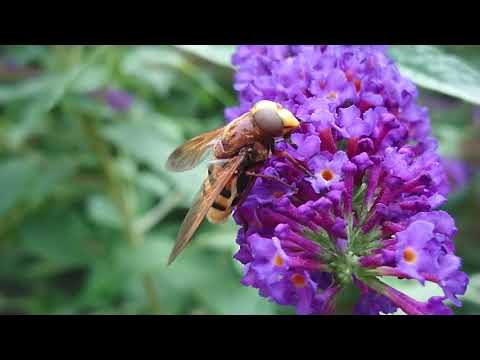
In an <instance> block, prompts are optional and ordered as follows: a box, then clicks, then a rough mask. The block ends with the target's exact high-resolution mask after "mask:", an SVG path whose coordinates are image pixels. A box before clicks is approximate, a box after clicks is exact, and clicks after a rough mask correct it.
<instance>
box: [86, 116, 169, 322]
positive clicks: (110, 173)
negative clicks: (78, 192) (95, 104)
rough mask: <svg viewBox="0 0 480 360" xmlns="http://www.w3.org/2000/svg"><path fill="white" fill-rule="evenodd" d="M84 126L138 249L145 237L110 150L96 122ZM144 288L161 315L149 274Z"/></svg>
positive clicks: (149, 299)
mask: <svg viewBox="0 0 480 360" xmlns="http://www.w3.org/2000/svg"><path fill="white" fill-rule="evenodd" d="M82 125H83V127H84V129H85V133H86V134H87V136H88V137H89V138H90V141H91V144H92V147H93V149H94V151H95V153H96V155H97V157H98V160H99V161H100V164H101V166H102V168H103V172H104V173H105V177H106V179H107V183H108V189H109V190H110V196H111V198H112V201H113V202H114V204H115V206H116V207H117V209H118V211H119V213H120V216H121V217H122V223H123V225H124V232H125V235H126V237H127V240H128V242H129V243H130V246H131V247H132V248H137V247H138V246H141V245H142V244H143V235H142V233H140V232H138V231H137V227H136V226H135V217H134V214H133V211H132V209H131V208H130V206H129V204H128V202H127V198H126V196H125V191H124V187H123V184H122V181H121V180H120V178H119V177H118V175H117V172H116V171H115V166H114V162H113V158H112V155H111V154H110V151H109V150H108V147H107V144H106V143H105V142H104V141H103V139H102V137H101V136H100V134H99V133H98V131H97V128H96V126H95V122H94V120H92V119H89V118H86V117H84V118H83V119H82ZM143 287H144V289H145V294H146V296H147V299H148V302H149V303H150V308H151V310H152V312H153V313H155V314H159V313H160V303H159V301H158V298H157V295H156V290H155V283H154V281H153V279H152V276H151V275H150V274H148V273H145V274H144V275H143Z"/></svg>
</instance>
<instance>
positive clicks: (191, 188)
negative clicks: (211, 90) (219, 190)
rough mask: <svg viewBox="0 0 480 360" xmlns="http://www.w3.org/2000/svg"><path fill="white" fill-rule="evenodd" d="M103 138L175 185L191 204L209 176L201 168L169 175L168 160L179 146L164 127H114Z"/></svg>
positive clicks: (108, 129) (149, 125)
mask: <svg viewBox="0 0 480 360" xmlns="http://www.w3.org/2000/svg"><path fill="white" fill-rule="evenodd" d="M103 134H104V135H105V137H106V138H107V139H109V140H110V141H112V142H113V143H114V144H116V145H117V146H118V147H119V148H121V149H123V150H124V151H125V152H126V153H127V154H130V155H131V156H133V157H134V158H135V159H137V160H139V161H142V162H145V163H147V164H148V165H149V166H151V167H152V168H153V169H154V170H156V171H157V172H160V173H162V174H163V175H164V176H166V177H167V178H168V179H169V180H170V183H171V184H172V185H175V186H176V187H177V188H178V189H179V190H180V191H181V192H182V193H183V194H185V195H188V197H189V199H190V200H188V201H191V200H192V198H193V196H194V195H195V194H196V193H197V191H198V189H200V186H201V183H202V181H203V178H204V177H205V173H206V169H205V168H204V167H202V166H199V167H197V168H195V169H193V170H191V171H188V172H185V173H171V172H166V170H165V163H166V161H167V158H168V156H169V155H170V153H171V152H172V151H173V150H174V149H175V147H176V146H178V145H179V144H178V143H174V142H173V141H172V140H171V139H170V138H168V137H167V136H166V135H165V134H164V133H163V131H162V129H161V126H156V125H155V124H151V123H148V122H146V121H141V122H140V121H139V122H137V123H136V124H133V123H115V124H112V125H109V126H107V127H105V128H104V129H103ZM192 179H193V180H192ZM187 206H188V205H187Z"/></svg>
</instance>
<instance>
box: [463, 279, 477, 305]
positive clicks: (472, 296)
mask: <svg viewBox="0 0 480 360" xmlns="http://www.w3.org/2000/svg"><path fill="white" fill-rule="evenodd" d="M464 300H467V301H470V302H473V303H475V304H479V305H480V274H475V275H472V276H470V283H469V284H468V288H467V292H466V293H465V297H464Z"/></svg>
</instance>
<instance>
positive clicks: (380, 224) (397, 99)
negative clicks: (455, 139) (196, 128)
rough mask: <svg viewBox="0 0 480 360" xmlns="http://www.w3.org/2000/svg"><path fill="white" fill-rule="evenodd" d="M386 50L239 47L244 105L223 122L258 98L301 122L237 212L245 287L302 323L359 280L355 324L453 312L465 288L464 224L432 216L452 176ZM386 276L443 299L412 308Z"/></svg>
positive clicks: (329, 308)
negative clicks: (459, 244)
mask: <svg viewBox="0 0 480 360" xmlns="http://www.w3.org/2000/svg"><path fill="white" fill-rule="evenodd" d="M385 51H386V48H385V47H383V46H382V47H381V46H325V45H322V46H320V45H318V46H297V45H296V46H288V45H286V46H240V47H238V49H237V51H236V53H235V55H234V56H233V63H234V65H236V67H237V73H236V75H235V84H234V88H235V89H236V91H237V92H238V94H239V100H240V103H239V105H238V106H237V107H234V108H229V109H226V111H225V114H226V117H227V121H231V120H232V119H233V118H235V117H237V116H239V115H241V114H242V113H244V112H246V111H248V110H249V109H250V107H251V106H252V105H253V104H254V103H255V102H256V101H258V100H262V99H269V100H273V101H277V102H279V103H281V104H283V105H284V106H285V107H287V108H288V109H289V110H290V111H292V113H293V114H294V115H295V116H296V117H297V118H298V119H300V120H301V126H300V127H299V128H298V129H297V130H296V131H295V132H294V133H293V134H291V136H290V138H288V139H282V140H279V141H277V142H276V143H275V146H276V147H277V150H281V151H282V152H284V153H285V152H286V153H287V154H288V155H289V157H290V159H288V158H287V157H285V156H281V155H272V156H271V157H270V158H269V159H268V160H267V161H266V162H265V164H264V166H263V168H261V169H259V170H258V171H259V172H260V173H263V174H266V175H269V179H268V180H267V179H265V178H261V179H257V180H256V183H255V185H254V186H253V188H252V190H251V192H250V193H249V194H247V197H246V198H245V199H244V201H243V202H242V203H241V205H240V206H239V207H238V208H236V209H235V213H234V219H235V221H236V222H237V224H238V225H239V226H240V229H239V231H238V236H237V244H238V245H239V250H238V252H237V254H236V255H235V258H236V259H237V260H238V261H240V262H241V263H242V264H243V265H244V276H243V278H242V283H243V284H244V285H246V286H251V287H254V288H256V289H258V291H259V294H260V296H262V297H265V298H267V299H269V300H270V301H274V302H276V303H278V304H281V305H285V306H292V307H294V308H295V309H296V311H297V313H298V314H331V313H333V312H334V311H335V299H336V298H337V296H338V294H339V293H340V292H341V291H342V289H343V288H345V287H347V286H349V285H350V284H352V283H353V284H354V285H356V286H357V287H358V288H359V289H360V298H359V300H358V302H357V304H356V305H355V306H354V309H353V313H355V314H368V315H378V314H391V313H394V312H396V311H397V310H398V309H401V310H403V312H405V313H407V314H412V315H431V314H435V315H444V314H445V315H446V314H452V310H451V309H450V308H449V307H448V306H447V305H446V304H445V303H446V301H449V302H451V303H452V304H453V305H455V306H461V300H460V296H462V295H464V294H465V291H466V288H467V286H468V276H467V275H466V274H465V273H464V272H462V271H461V265H462V264H461V259H460V258H459V257H458V256H456V255H455V246H454V241H453V240H454V237H455V235H456V233H457V228H456V227H455V222H454V220H453V219H452V218H451V217H450V216H449V215H448V214H447V213H446V212H443V211H438V210H436V209H437V208H438V207H439V206H441V205H443V204H444V203H445V201H446V198H447V195H448V190H449V186H448V185H449V184H448V181H449V178H448V177H447V173H446V172H445V170H444V165H445V162H444V161H442V160H441V159H440V157H439V155H438V154H437V141H436V139H435V138H434V137H433V136H432V134H431V128H430V120H429V118H428V110H427V109H426V108H424V107H420V106H418V104H417V96H418V92H417V89H416V87H415V86H414V85H413V83H412V82H410V81H409V80H408V79H405V78H404V77H402V76H401V74H400V73H399V71H398V69H397V68H396V66H395V64H394V63H393V61H392V60H391V59H389V58H388V56H387V55H386V53H385ZM277 153H279V152H276V154H277ZM291 158H293V159H295V160H297V161H298V163H295V162H293V161H291ZM298 164H302V166H299V165H298ZM305 168H307V170H308V171H305ZM458 174H460V172H459V171H457V176H456V178H457V179H463V178H462V176H460V175H458ZM450 175H451V174H450ZM451 177H452V176H450V178H451ZM272 178H273V179H272ZM275 178H276V179H278V180H281V181H277V180H275ZM458 182H462V181H458ZM286 184H288V186H287V185H286ZM384 277H397V278H401V279H416V280H418V281H419V283H420V284H425V283H426V282H433V283H435V284H437V285H438V286H440V288H441V289H442V290H443V292H444V296H442V297H432V298H430V299H429V300H428V301H426V302H421V301H417V300H415V299H412V298H410V297H409V296H407V295H405V294H403V293H401V292H400V291H398V290H396V289H394V288H392V287H390V286H388V285H386V284H385V283H384V282H382V281H381V280H382V278H384Z"/></svg>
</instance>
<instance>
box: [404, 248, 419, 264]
mask: <svg viewBox="0 0 480 360" xmlns="http://www.w3.org/2000/svg"><path fill="white" fill-rule="evenodd" d="M403 260H405V262H407V263H409V264H415V262H416V261H417V253H416V252H415V250H413V249H412V248H410V247H408V248H406V249H405V250H403Z"/></svg>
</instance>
